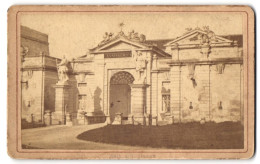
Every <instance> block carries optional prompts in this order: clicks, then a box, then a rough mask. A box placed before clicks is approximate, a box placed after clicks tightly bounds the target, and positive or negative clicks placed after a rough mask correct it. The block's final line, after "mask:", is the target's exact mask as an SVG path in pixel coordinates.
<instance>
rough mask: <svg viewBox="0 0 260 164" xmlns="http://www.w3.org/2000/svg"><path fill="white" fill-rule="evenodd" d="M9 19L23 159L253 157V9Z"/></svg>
mask: <svg viewBox="0 0 260 164" xmlns="http://www.w3.org/2000/svg"><path fill="white" fill-rule="evenodd" d="M205 9H207V10H205ZM12 14H13V15H12ZM9 17H10V18H11V17H12V18H13V19H9V21H10V22H9V24H11V22H13V23H12V24H11V25H10V26H9V28H11V27H12V28H13V29H12V30H13V31H14V33H12V37H13V38H14V43H13V44H11V43H10V42H9V43H10V44H9V48H10V46H11V45H12V48H16V49H15V50H13V51H15V52H14V56H16V57H14V58H15V59H16V60H9V62H8V67H9V69H11V68H10V67H12V68H13V69H14V71H15V72H16V75H15V80H16V81H17V82H16V89H14V92H16V93H17V101H15V100H14V101H13V103H14V104H13V105H16V109H15V108H14V109H13V110H12V112H11V114H10V113H9V121H11V120H10V115H13V116H15V119H16V120H15V121H14V122H12V123H9V125H10V124H15V125H14V126H13V127H12V128H13V129H14V130H13V132H14V133H13V134H15V135H14V136H13V137H11V140H12V141H13V142H14V143H12V144H15V147H16V148H15V149H16V151H17V152H18V153H19V152H20V153H24V154H23V155H26V153H27V155H26V157H27V158H60V159H63V158H69V159H73V158H79V159H81V158H89V159H174V158H176V159H178V158H187V159H189V158H190V159H193V158H225V157H226V158H249V157H251V156H252V155H253V151H254V139H253V133H254V104H253V105H252V104H251V106H250V105H249V103H250V102H251V103H252V101H254V95H251V94H249V92H253V94H254V85H250V82H254V73H253V69H254V68H253V69H252V70H251V72H250V69H251V67H254V66H253V65H251V67H250V68H249V66H248V65H249V62H251V63H252V61H253V58H254V49H253V47H252V46H254V39H252V38H253V37H254V36H251V35H254V34H253V33H252V32H254V31H253V28H254V27H253V24H252V22H253V23H254V15H253V12H252V10H251V9H250V8H249V7H246V6H242V7H241V6H240V7H228V6H207V7H206V6H204V7H199V6H197V7H196V6H190V7H180V6H179V7H178V6H175V7H174V6H171V7H170V6H168V7H167V6H164V7H159V6H150V7H149V6H139V7H137V6H132V8H130V7H129V6H128V7H127V6H67V7H64V6H52V7H51V6H43V7H39V6H14V8H13V10H10V11H9ZM249 20H250V21H249ZM248 22H249V23H248ZM250 30H251V31H250ZM9 34H10V32H9V33H8V36H9V37H10V36H11V35H9ZM249 35H250V36H251V37H249ZM249 41H251V43H252V44H251V45H250V46H249V43H248V42H249ZM8 55H10V54H8ZM249 56H251V58H249ZM12 61H14V62H12ZM252 78H253V79H252ZM9 87H10V86H9ZM14 87H15V86H14ZM250 88H251V89H250ZM13 94H14V93H10V91H9V96H11V95H13ZM250 96H251V98H252V99H250V102H248V101H249V97H250ZM9 100H10V99H9ZM10 103H11V102H10V101H9V104H10ZM9 107H10V106H9ZM11 107H12V106H11ZM9 110H10V109H9ZM249 116H250V117H249ZM8 128H10V127H8ZM15 136H16V137H15ZM9 143H10V142H9ZM9 146H10V145H9ZM10 147H11V146H10ZM66 152H67V153H72V154H70V155H68V154H65V153H66ZM77 152H78V154H77V155H79V156H78V157H77V155H76V156H74V157H73V153H77ZM207 152H208V154H207ZM33 153H35V154H37V153H38V154H37V155H35V156H33V155H32V154H33ZM55 153H57V154H59V153H61V154H62V153H64V154H63V155H62V156H63V157H60V156H59V157H58V156H55ZM95 153H96V154H95ZM98 153H101V155H100V154H98ZM138 153H139V154H138ZM146 153H147V154H146ZM167 153H168V154H167ZM200 153H202V154H203V153H204V154H203V155H201V156H200ZM232 153H233V154H232ZM243 153H244V154H245V155H244V156H243ZM40 154H43V155H42V156H39V155H40ZM80 154H83V155H82V156H80ZM84 154H88V155H86V156H84ZM205 154H206V155H205ZM30 155H31V156H30ZM189 155H190V157H189ZM66 156H67V157H66ZM23 158H24V156H23Z"/></svg>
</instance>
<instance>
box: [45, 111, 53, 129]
mask: <svg viewBox="0 0 260 164" xmlns="http://www.w3.org/2000/svg"><path fill="white" fill-rule="evenodd" d="M44 123H45V125H47V126H49V125H51V124H52V118H51V111H50V110H47V111H46V112H45V115H44Z"/></svg>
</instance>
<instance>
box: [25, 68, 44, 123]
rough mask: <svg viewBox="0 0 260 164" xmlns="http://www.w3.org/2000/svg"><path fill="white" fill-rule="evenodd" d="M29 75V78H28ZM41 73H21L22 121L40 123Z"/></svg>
mask: <svg viewBox="0 0 260 164" xmlns="http://www.w3.org/2000/svg"><path fill="white" fill-rule="evenodd" d="M28 74H29V77H28ZM42 75H43V72H42V71H41V70H38V71H32V70H26V71H23V72H22V84H21V86H22V102H21V105H22V119H24V121H26V122H32V118H33V121H35V122H42V117H43V115H42V113H43V110H44V104H43V92H42V91H43V80H42V77H43V76H42Z"/></svg>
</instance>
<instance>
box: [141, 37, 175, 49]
mask: <svg viewBox="0 0 260 164" xmlns="http://www.w3.org/2000/svg"><path fill="white" fill-rule="evenodd" d="M172 40H173V39H155V40H146V41H145V43H147V44H150V45H153V46H156V47H158V48H159V49H161V50H165V48H166V47H165V46H164V45H165V44H166V43H168V42H170V41H172Z"/></svg>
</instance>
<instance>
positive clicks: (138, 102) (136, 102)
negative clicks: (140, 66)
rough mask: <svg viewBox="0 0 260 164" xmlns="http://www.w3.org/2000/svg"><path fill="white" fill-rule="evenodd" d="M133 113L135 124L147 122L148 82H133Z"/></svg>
mask: <svg viewBox="0 0 260 164" xmlns="http://www.w3.org/2000/svg"><path fill="white" fill-rule="evenodd" d="M130 86H131V101H132V106H131V115H132V116H133V118H134V124H141V125H144V124H145V117H144V116H145V115H144V114H145V106H146V88H147V87H148V85H147V84H131V85H130Z"/></svg>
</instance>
